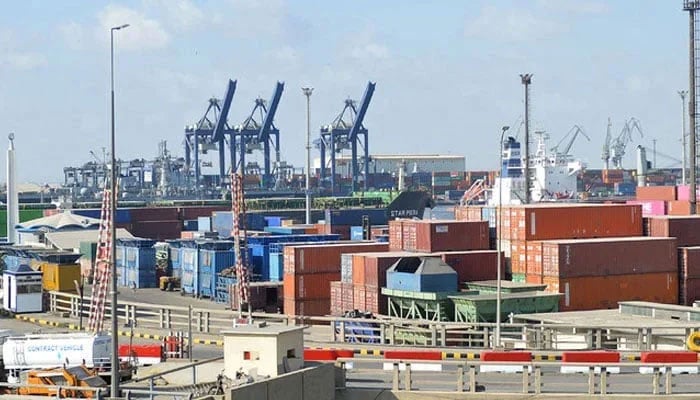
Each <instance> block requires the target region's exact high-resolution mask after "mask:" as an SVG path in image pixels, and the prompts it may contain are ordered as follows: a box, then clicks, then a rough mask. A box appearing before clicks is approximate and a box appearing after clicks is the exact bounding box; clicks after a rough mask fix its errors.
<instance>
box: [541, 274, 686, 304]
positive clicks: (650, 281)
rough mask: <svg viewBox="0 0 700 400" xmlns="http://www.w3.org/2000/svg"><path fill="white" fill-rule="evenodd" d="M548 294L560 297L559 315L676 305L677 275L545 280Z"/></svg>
mask: <svg viewBox="0 0 700 400" xmlns="http://www.w3.org/2000/svg"><path fill="white" fill-rule="evenodd" d="M543 283H545V284H547V291H549V292H552V293H562V294H563V296H562V297H561V299H560V300H559V311H582V310H596V309H611V308H617V307H618V304H617V303H618V302H620V301H634V300H638V301H651V302H656V303H666V304H678V275H677V273H676V272H667V273H652V274H642V273H640V274H630V275H610V276H587V277H578V278H558V277H553V276H545V277H544V278H543Z"/></svg>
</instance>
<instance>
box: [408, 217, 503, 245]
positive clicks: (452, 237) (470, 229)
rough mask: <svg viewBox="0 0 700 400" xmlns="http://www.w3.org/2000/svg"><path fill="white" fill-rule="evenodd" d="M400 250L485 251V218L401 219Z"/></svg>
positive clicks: (487, 228) (486, 238)
mask: <svg viewBox="0 0 700 400" xmlns="http://www.w3.org/2000/svg"><path fill="white" fill-rule="evenodd" d="M402 234H403V249H404V250H407V251H420V252H428V253H432V252H436V251H458V250H488V248H489V227H488V222H487V221H451V220H449V221H448V220H445V221H440V220H407V221H404V222H403V230H402Z"/></svg>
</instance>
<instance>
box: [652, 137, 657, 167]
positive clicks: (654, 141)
mask: <svg viewBox="0 0 700 400" xmlns="http://www.w3.org/2000/svg"><path fill="white" fill-rule="evenodd" d="M651 142H652V143H653V144H654V166H653V168H654V169H656V139H652V140H651Z"/></svg>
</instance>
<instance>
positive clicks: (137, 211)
mask: <svg viewBox="0 0 700 400" xmlns="http://www.w3.org/2000/svg"><path fill="white" fill-rule="evenodd" d="M130 211H131V222H146V221H174V220H180V212H179V210H178V209H177V207H144V208H131V209H130ZM193 218H196V217H188V218H185V219H193Z"/></svg>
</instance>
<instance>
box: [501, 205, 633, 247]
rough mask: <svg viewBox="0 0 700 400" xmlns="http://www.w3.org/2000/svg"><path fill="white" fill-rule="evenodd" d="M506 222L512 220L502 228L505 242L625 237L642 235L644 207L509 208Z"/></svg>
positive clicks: (546, 206) (543, 206)
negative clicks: (506, 240)
mask: <svg viewBox="0 0 700 400" xmlns="http://www.w3.org/2000/svg"><path fill="white" fill-rule="evenodd" d="M508 214H509V216H508ZM503 220H508V221H509V225H508V226H503V230H502V234H503V239H511V240H548V239H576V238H596V237H622V236H638V235H641V234H642V208H641V206H639V205H633V204H532V205H521V206H508V208H506V209H504V215H503ZM503 225H505V223H503Z"/></svg>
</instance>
